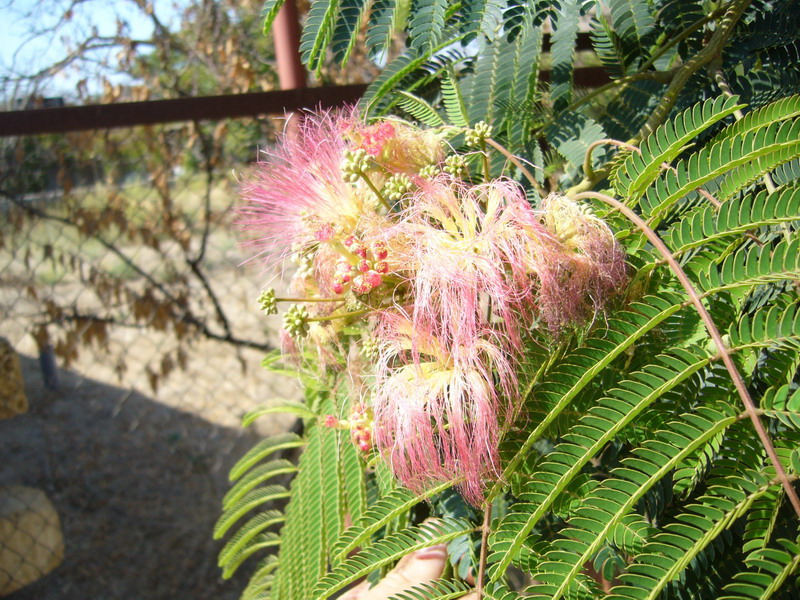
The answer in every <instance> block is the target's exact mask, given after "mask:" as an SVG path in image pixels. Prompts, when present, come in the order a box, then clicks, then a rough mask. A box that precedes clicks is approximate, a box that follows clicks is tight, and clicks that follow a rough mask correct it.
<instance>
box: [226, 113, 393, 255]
mask: <svg viewBox="0 0 800 600" xmlns="http://www.w3.org/2000/svg"><path fill="white" fill-rule="evenodd" d="M356 126H361V125H360V121H359V120H358V117H357V115H356V113H355V112H351V113H345V112H341V113H323V114H321V115H318V116H309V117H305V118H304V120H303V121H302V122H301V124H300V127H299V131H298V132H297V135H296V136H284V138H283V140H282V141H281V144H280V145H279V146H277V147H276V148H274V149H272V150H269V151H265V152H264V154H265V155H266V156H265V159H263V160H260V161H259V162H257V163H256V164H255V165H254V166H253V167H252V168H251V169H250V171H249V172H248V173H247V174H246V175H245V177H244V181H243V183H242V190H241V194H242V197H243V199H244V201H245V204H244V206H242V207H241V208H239V211H238V212H239V219H238V222H239V225H240V226H241V228H242V229H243V230H245V231H251V232H254V233H255V234H256V239H255V240H254V241H253V242H252V243H253V244H254V245H255V246H257V247H259V248H260V249H261V253H262V254H267V255H270V256H271V257H272V260H279V259H281V258H284V257H285V256H286V255H287V254H288V253H289V252H290V250H291V251H297V250H302V249H304V248H308V247H312V246H314V245H315V244H319V243H324V242H327V241H329V240H330V239H331V238H332V237H334V235H335V234H336V233H337V232H347V233H351V232H353V231H355V230H356V229H359V228H361V229H363V228H364V227H365V226H369V224H370V223H372V222H374V221H377V220H380V217H379V215H378V213H377V212H376V199H375V197H374V195H373V194H372V192H370V191H369V190H368V189H364V188H362V187H358V186H353V185H351V184H350V183H349V182H347V181H345V178H344V176H343V174H342V168H341V162H342V156H343V154H344V151H345V150H346V149H347V147H348V146H347V140H346V139H345V138H344V137H343V136H342V131H343V130H346V129H352V128H353V127H356Z"/></svg>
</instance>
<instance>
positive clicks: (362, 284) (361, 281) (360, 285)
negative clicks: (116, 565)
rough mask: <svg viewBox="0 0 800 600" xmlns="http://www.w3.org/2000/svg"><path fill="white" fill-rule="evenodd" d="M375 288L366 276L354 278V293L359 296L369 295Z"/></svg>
mask: <svg viewBox="0 0 800 600" xmlns="http://www.w3.org/2000/svg"><path fill="white" fill-rule="evenodd" d="M373 287H374V286H373V285H371V284H370V283H369V282H368V281H367V279H366V275H357V276H356V277H354V278H353V293H355V294H357V295H359V296H360V295H362V294H369V293H370V292H371V291H372V288H373Z"/></svg>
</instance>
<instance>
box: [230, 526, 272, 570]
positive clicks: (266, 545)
mask: <svg viewBox="0 0 800 600" xmlns="http://www.w3.org/2000/svg"><path fill="white" fill-rule="evenodd" d="M280 544H281V538H280V536H279V535H278V534H277V533H274V532H272V531H267V532H263V533H259V534H258V535H257V536H255V537H254V538H252V539H251V540H249V541H248V542H247V544H246V545H244V546H243V547H242V548H241V549H240V550H238V551H237V552H236V553H234V554H232V555H231V556H229V557H228V558H227V560H226V561H225V564H222V565H220V566H221V567H222V578H223V579H230V578H231V577H233V575H234V573H236V571H237V570H238V569H239V567H240V566H241V565H242V563H243V562H244V561H245V560H247V559H248V558H250V557H251V556H253V555H254V554H256V553H257V552H264V551H270V550H274V549H276V548H278V547H279V546H280ZM270 556H274V555H270ZM276 558H277V557H276ZM275 566H276V567H277V563H276V565H275ZM253 579H254V578H253Z"/></svg>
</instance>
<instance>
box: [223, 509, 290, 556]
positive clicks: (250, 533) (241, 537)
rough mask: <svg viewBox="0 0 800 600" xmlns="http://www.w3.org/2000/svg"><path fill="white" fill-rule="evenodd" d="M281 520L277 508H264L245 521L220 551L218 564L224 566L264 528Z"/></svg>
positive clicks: (281, 521)
mask: <svg viewBox="0 0 800 600" xmlns="http://www.w3.org/2000/svg"><path fill="white" fill-rule="evenodd" d="M283 521H284V516H283V514H282V513H281V512H279V511H277V510H265V511H264V512H261V513H259V514H257V515H256V516H255V517H253V518H252V519H250V520H249V521H247V523H245V524H244V525H242V527H241V528H240V529H239V530H238V531H237V532H236V533H235V534H234V535H233V536H232V537H231V539H229V540H228V542H227V543H226V544H225V546H224V547H223V548H222V550H221V551H220V553H219V566H221V567H222V566H225V565H226V564H227V563H228V561H230V560H231V559H232V558H233V557H234V556H235V555H236V554H237V553H239V552H240V551H241V550H242V549H243V548H244V547H245V546H246V545H247V544H248V543H249V542H250V541H252V540H253V539H254V538H255V537H256V536H257V535H258V534H260V533H261V532H263V531H264V530H265V529H267V528H269V527H273V526H275V525H278V524H280V523H283Z"/></svg>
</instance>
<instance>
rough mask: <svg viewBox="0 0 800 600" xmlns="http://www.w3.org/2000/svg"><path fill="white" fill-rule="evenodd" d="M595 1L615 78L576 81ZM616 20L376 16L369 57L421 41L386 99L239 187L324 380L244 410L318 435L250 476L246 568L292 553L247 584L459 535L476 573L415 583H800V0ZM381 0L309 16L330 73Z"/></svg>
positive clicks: (535, 15) (275, 444) (586, 591)
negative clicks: (583, 32)
mask: <svg viewBox="0 0 800 600" xmlns="http://www.w3.org/2000/svg"><path fill="white" fill-rule="evenodd" d="M662 4H663V5H662ZM277 6H279V2H274V1H270V2H267V5H266V7H265V14H266V15H267V20H268V21H269V20H270V19H271V18H272V15H273V13H274V10H275V9H276V7H277ZM590 8H591V9H592V10H591V11H590V12H589V13H588V14H589V15H590V16H592V17H593V20H592V42H593V44H594V47H595V53H596V55H597V56H598V58H599V59H600V60H601V62H602V63H603V65H604V66H606V67H607V68H608V70H609V74H610V76H611V77H612V78H613V79H612V81H611V83H609V84H608V85H607V86H604V87H603V88H602V89H601V90H600V91H599V92H591V93H589V94H584V95H581V93H580V91H579V90H576V89H575V88H574V86H573V85H572V65H573V59H574V52H573V44H574V41H575V39H576V35H577V32H578V17H579V16H580V15H581V14H583V13H586V12H587V11H588V10H589V9H590ZM605 8H606V7H604V6H603V5H600V4H598V5H595V4H594V3H588V4H582V3H578V2H573V1H570V0H564V1H563V2H560V3H559V4H550V3H538V4H535V5H529V4H517V3H514V2H501V3H494V2H489V3H486V2H484V3H475V2H465V3H461V4H455V5H451V4H449V3H446V2H444V3H440V2H436V1H435V2H432V3H431V2H427V3H426V2H422V3H415V4H414V5H413V6H412V7H411V11H410V13H409V15H408V18H407V19H406V20H405V21H403V20H402V19H401V17H403V16H404V14H403V13H401V12H398V11H399V9H398V7H397V6H395V4H394V3H383V4H382V3H380V2H379V3H376V4H374V5H373V6H372V10H371V12H370V13H369V17H368V18H369V21H368V24H369V27H368V29H367V36H366V39H367V45H368V47H370V48H371V49H372V50H373V51H375V52H376V53H377V54H380V52H381V51H382V50H381V49H382V48H385V47H386V45H385V44H388V39H389V33H390V32H391V30H392V27H395V28H398V27H399V28H401V29H404V31H405V33H406V35H407V41H406V50H405V51H404V52H403V53H402V54H401V55H400V56H399V57H398V58H397V59H396V60H395V61H393V62H391V63H390V64H389V65H388V66H387V67H386V69H385V71H384V74H383V75H382V76H381V77H380V78H379V79H378V80H377V81H376V82H375V84H374V85H373V87H372V88H371V90H370V91H369V92H368V97H367V99H366V101H365V103H364V107H363V109H362V112H359V111H356V110H350V111H345V112H341V113H331V114H323V115H316V116H309V117H307V118H306V120H305V121H304V122H303V125H302V126H301V127H300V130H299V132H298V133H297V135H296V136H294V137H292V138H290V139H286V140H284V142H283V143H282V145H280V146H278V147H277V148H275V149H273V150H270V151H268V152H266V153H265V155H264V156H263V159H262V160H261V161H260V162H258V163H256V164H255V165H253V167H252V168H251V169H250V171H249V172H248V173H247V174H246V175H243V177H242V181H243V184H242V197H243V200H242V206H241V208H240V212H239V219H240V223H241V225H242V227H243V228H244V229H245V230H247V231H248V232H249V233H250V236H251V240H252V244H253V248H254V254H256V255H257V256H258V257H259V258H261V259H263V261H265V262H266V264H267V266H268V267H272V266H276V267H277V265H278V264H279V263H282V264H283V265H284V266H283V267H282V270H283V272H285V273H291V274H292V276H291V280H290V281H289V282H288V292H286V293H285V294H284V295H285V296H286V297H279V296H278V294H277V293H276V292H275V291H274V290H273V289H271V288H270V289H266V291H265V292H264V293H263V294H262V296H261V298H260V304H261V308H262V309H263V310H264V311H265V312H266V313H268V314H271V313H272V314H274V313H276V312H277V311H278V307H279V306H280V305H281V303H283V302H286V303H288V308H286V309H285V311H284V313H283V314H284V317H283V323H284V328H285V331H284V337H283V339H284V348H283V358H282V366H280V367H276V364H277V363H278V361H280V360H281V358H280V356H275V357H270V358H269V359H267V360H266V361H265V365H266V366H267V367H270V368H279V370H281V371H282V372H284V373H293V374H295V375H296V376H297V377H298V378H299V379H300V381H301V382H302V383H303V385H304V390H305V399H304V401H303V402H288V401H282V400H275V401H273V402H272V403H270V404H268V405H267V406H265V408H263V409H262V410H260V411H256V412H254V413H251V414H249V415H247V416H246V417H245V423H250V422H252V421H253V420H254V419H256V418H258V417H259V416H261V415H265V414H269V413H272V412H277V411H288V412H293V413H295V414H297V415H298V416H300V417H301V418H302V419H303V423H304V429H303V434H302V435H296V434H283V435H281V436H277V437H275V438H271V439H268V440H265V441H264V442H262V443H261V444H259V445H258V446H257V447H255V448H254V449H253V450H252V451H251V452H250V453H249V454H248V455H247V456H245V457H244V458H242V460H241V461H240V463H239V464H238V465H237V466H236V467H235V468H234V470H233V472H232V474H231V476H232V479H233V480H236V483H235V485H234V486H233V487H232V489H231V490H230V491H229V493H228V494H227V495H226V497H225V500H224V513H223V515H222V517H221V518H220V521H219V523H218V525H217V528H216V530H215V534H216V535H217V536H223V535H225V534H226V533H227V532H228V530H230V529H231V528H232V527H233V526H234V525H235V524H237V523H238V522H239V521H240V520H242V519H244V518H245V517H247V516H249V517H250V518H249V519H247V520H245V522H244V523H243V524H241V525H240V527H239V529H238V532H237V533H235V534H234V535H233V536H231V537H230V538H229V540H228V541H227V543H226V545H225V546H224V548H223V550H222V552H221V554H220V565H221V566H222V567H223V569H224V574H225V575H226V576H230V575H231V574H232V573H233V572H234V571H235V570H236V569H237V568H238V567H239V565H241V564H242V563H243V562H244V561H245V560H246V559H247V558H248V557H250V556H252V555H254V554H256V553H257V552H259V551H260V550H265V549H270V548H272V549H273V550H274V551H273V552H272V553H270V554H268V556H267V558H266V559H264V560H263V561H262V563H261V564H260V565H259V566H258V567H257V569H256V571H255V574H254V575H253V577H252V578H251V580H250V584H249V585H248V587H247V589H246V591H245V593H244V596H243V597H244V598H280V599H282V600H286V599H296V598H315V599H323V598H328V597H331V596H334V595H335V594H337V593H338V592H339V591H340V590H342V589H344V588H346V587H347V586H349V585H350V584H352V583H353V582H356V581H358V580H359V579H361V578H364V577H367V578H372V579H377V578H379V577H380V575H381V573H383V572H385V570H386V569H387V568H389V567H391V565H392V564H393V563H394V562H395V561H396V560H398V559H399V558H400V557H402V556H403V555H405V554H407V553H409V552H412V551H414V550H418V549H421V548H425V547H428V546H431V545H434V544H438V543H447V544H448V547H449V553H450V557H451V562H452V565H453V569H452V570H449V571H448V572H447V573H446V574H445V576H444V578H443V579H442V580H440V581H439V582H437V583H435V584H431V585H423V586H418V587H417V588H415V589H414V590H411V591H409V592H408V593H407V594H406V595H405V596H402V597H403V598H415V599H418V598H424V599H426V600H431V599H444V598H458V597H459V596H461V595H463V594H464V593H465V592H466V591H467V590H469V589H470V587H471V586H470V585H468V584H467V583H465V579H469V578H468V577H467V575H468V573H470V572H471V573H472V575H473V576H474V578H475V580H476V585H477V588H478V595H479V596H481V597H484V598H492V599H501V598H502V599H503V600H511V599H513V598H521V597H540V598H551V599H558V598H601V597H610V598H653V599H655V598H672V597H679V598H683V597H692V598H723V597H724V598H768V597H782V598H783V597H785V598H788V597H792V594H794V593H796V590H797V589H798V588H797V585H796V581H795V579H796V575H797V571H798V568H800V544H798V516H799V515H800V501H799V500H798V496H797V491H796V488H797V479H798V473H800V433H799V432H798V429H800V392H799V391H797V388H798V384H800V381H799V380H800V377H798V365H799V364H800V356H799V355H798V348H799V347H800V343H799V342H800V311H798V303H797V295H796V282H797V280H800V262H799V261H800V252H798V250H800V240H798V237H797V235H796V226H797V223H798V221H800V187H798V184H797V182H796V181H797V178H798V176H800V167H798V157H800V96H792V95H791V93H792V91H793V86H796V85H797V84H796V83H792V81H795V82H796V81H800V74H798V72H797V61H796V60H794V59H793V58H792V57H793V56H796V53H797V49H796V47H795V46H796V45H797V42H796V35H794V37H792V35H790V31H789V29H787V28H786V26H785V25H784V23H785V22H787V20H788V21H790V22H794V23H796V22H797V21H798V13H799V11H800V8H798V3H796V2H785V3H779V4H775V5H773V4H771V3H768V2H766V3H765V2H762V3H758V4H754V5H752V6H751V5H750V3H749V2H745V1H741V0H734V1H733V2H730V3H728V4H722V5H719V6H716V5H715V6H714V7H712V9H711V10H710V11H709V10H706V11H705V12H702V11H700V7H699V5H698V6H695V3H693V2H690V1H687V2H680V3H659V2H656V3H654V4H653V3H647V2H644V0H642V1H633V2H631V1H629V0H628V1H626V2H611V3H610V7H608V8H610V10H605ZM360 10H361V9H360V5H359V6H355V5H354V6H351V7H349V8H347V7H345V6H339V5H338V3H330V2H328V1H327V0H324V1H323V0H320V1H319V2H314V3H312V6H311V12H310V13H309V16H308V20H307V23H306V28H305V32H304V38H305V46H304V47H305V49H306V60H307V61H308V62H309V64H310V66H312V67H313V66H314V65H316V64H318V63H319V61H320V60H321V56H322V54H320V53H321V51H322V50H324V49H325V46H326V44H327V43H328V42H331V43H332V45H333V48H334V54H335V56H337V57H339V58H345V59H346V53H344V54H342V53H341V52H340V51H341V49H342V48H343V45H342V44H345V45H346V42H347V40H348V36H350V35H351V34H352V33H353V31H355V30H357V27H356V26H355V25H357V23H358V17H359V15H360ZM387 15H388V16H387ZM392 15H394V16H392ZM544 17H549V20H548V23H549V24H548V27H549V28H550V29H551V30H552V35H551V44H550V46H549V48H550V53H551V56H550V61H548V62H549V64H551V65H552V71H551V77H550V83H549V85H547V84H544V83H543V82H542V78H541V73H540V69H539V58H540V56H541V52H542V47H543V45H542V37H543V36H542V22H543V18H544ZM365 18H366V17H365ZM386 19H390V20H391V23H392V27H387V24H386V22H384V21H386ZM387 22H388V21H387ZM430 23H433V24H434V27H430V26H429V25H430ZM476 23H477V24H476ZM348 27H349V28H348ZM380 27H384V29H385V31H384V33H383V34H381V35H382V36H385V38H383V37H381V39H378V38H379V37H380V36H379V35H378V28H380ZM784 34H786V35H784ZM353 35H354V34H353ZM353 39H355V38H353ZM384 42H385V44H384ZM461 42H468V43H463V44H462V43H461ZM337 52H338V54H337ZM793 53H794V54H793ZM377 54H376V56H377ZM793 77H796V79H792V78H793ZM411 91H413V92H414V93H413V94H412V93H411ZM601 92H602V93H601ZM363 111H369V113H368V114H369V116H368V114H367V113H365V112H363ZM391 112H402V113H403V117H404V118H398V117H397V116H389V115H388V113H391ZM414 120H415V121H417V123H419V124H414V123H413V121H414ZM291 265H293V267H291ZM288 448H302V453H301V454H300V458H299V462H298V464H297V465H295V464H294V463H293V462H291V461H288V460H286V459H285V458H278V459H276V458H275V455H274V453H275V452H277V451H280V450H284V449H288ZM285 474H291V476H292V482H291V487H290V489H287V488H285V487H283V486H281V485H275V484H274V481H275V480H274V479H273V478H274V477H277V476H280V475H285ZM286 498H288V503H286V504H285V505H284V506H283V508H281V509H277V508H274V505H272V506H273V507H269V506H270V505H269V504H268V503H271V502H274V501H276V500H279V499H286ZM251 511H255V514H253V513H251ZM429 516H434V517H436V518H435V519H434V520H426V519H427V517H429Z"/></svg>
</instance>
